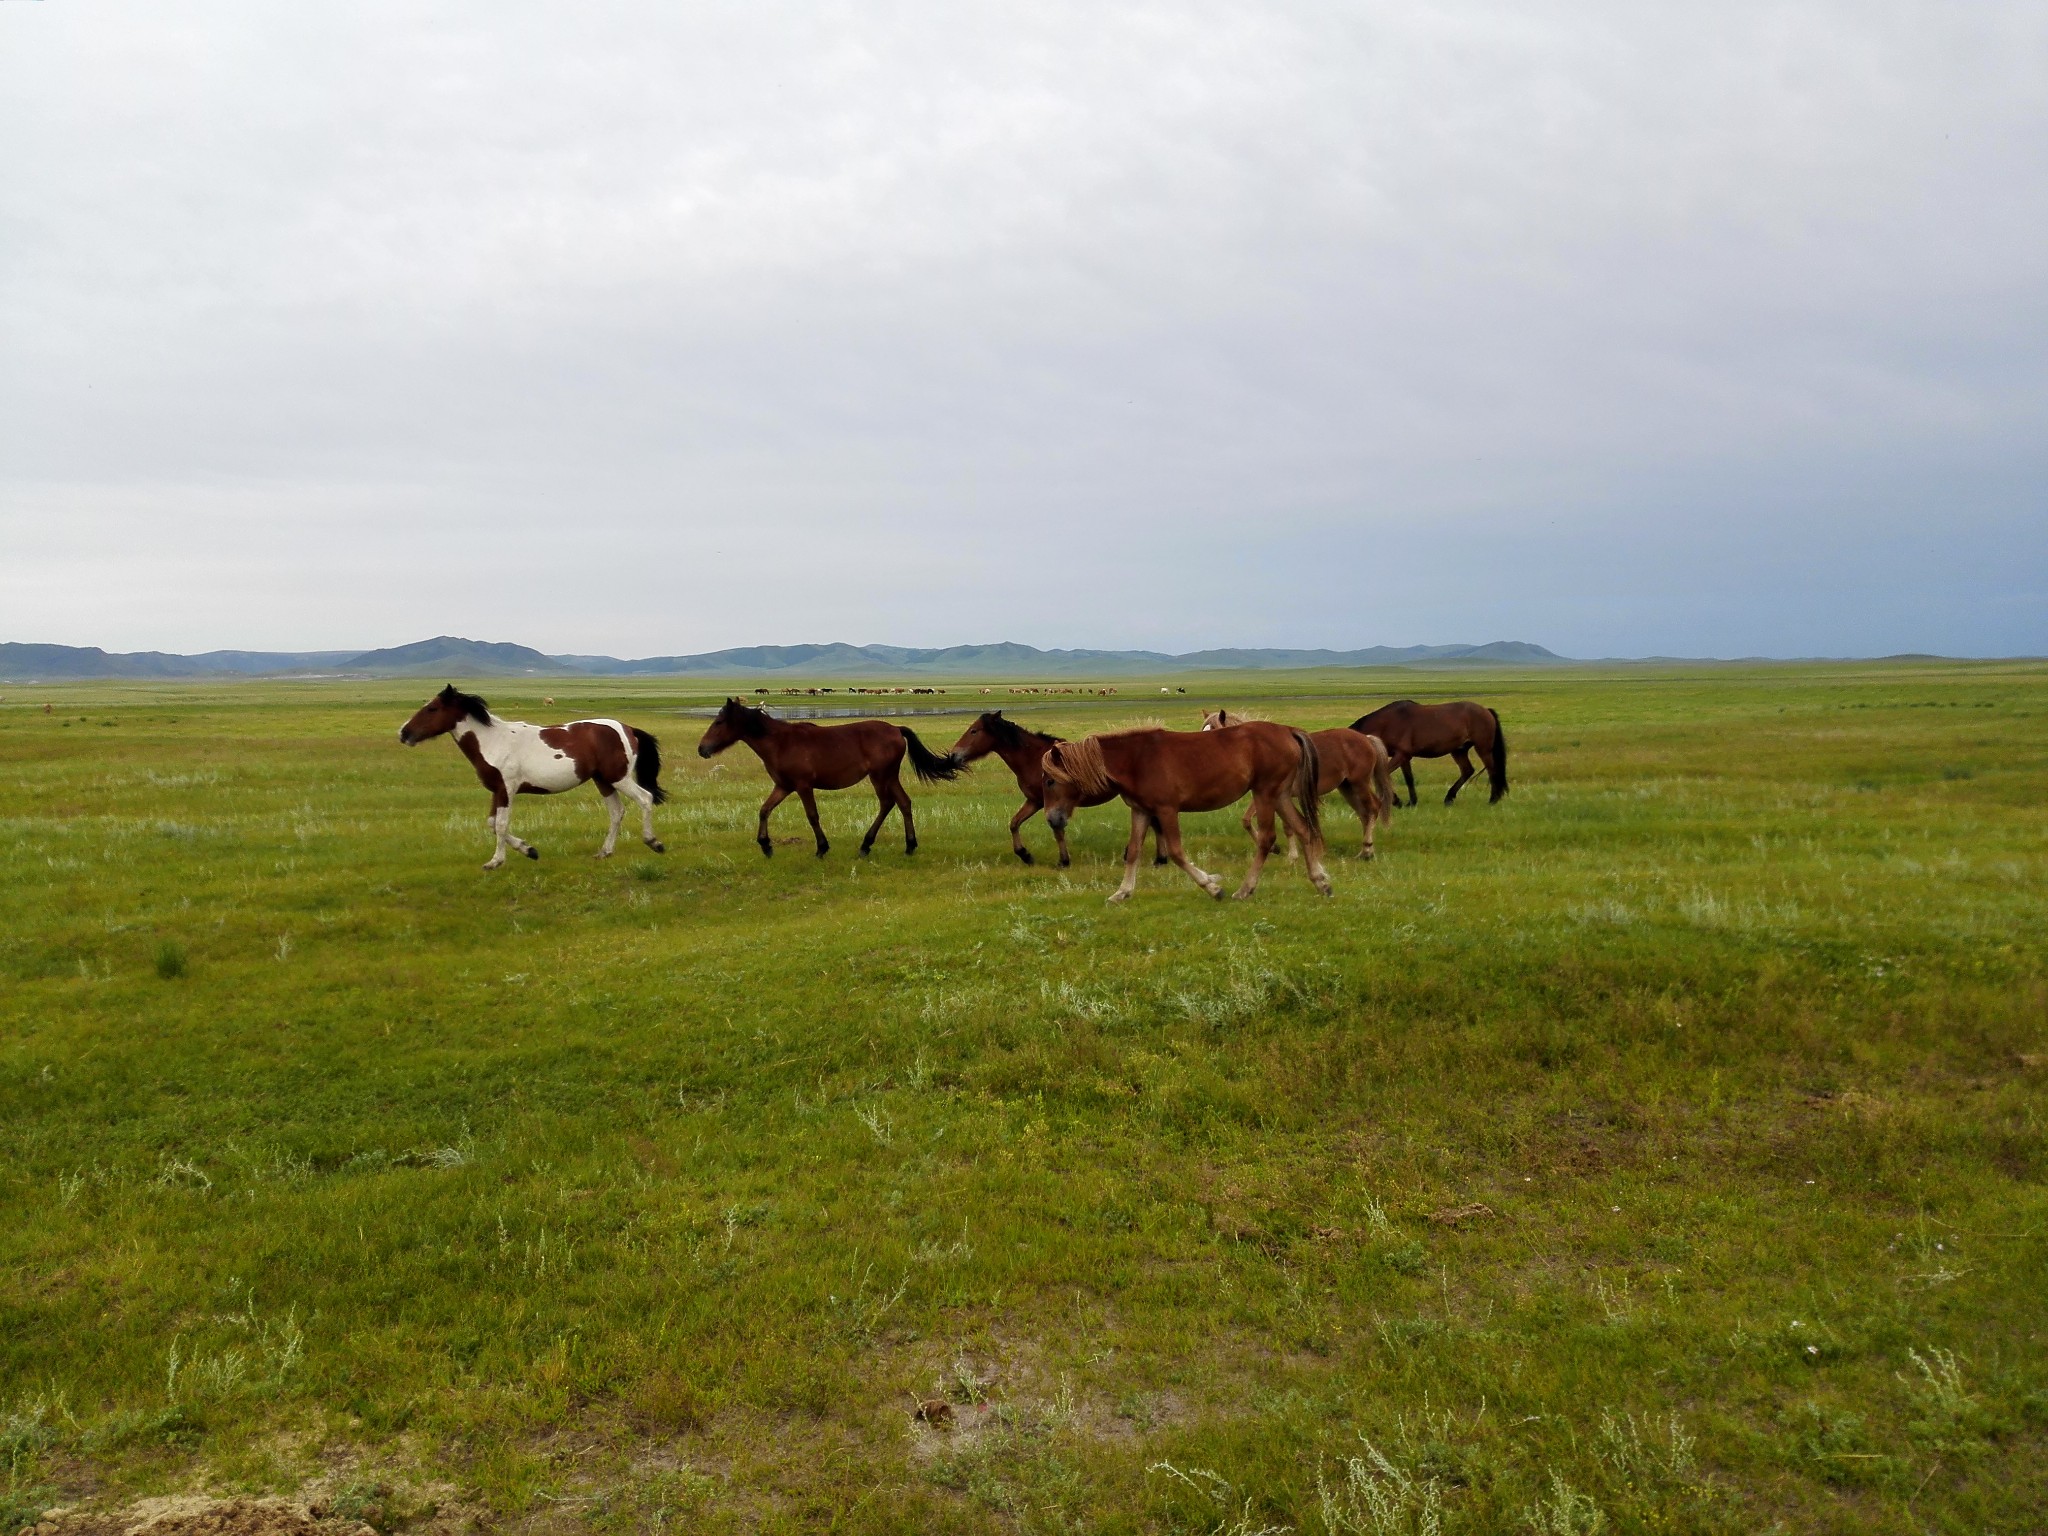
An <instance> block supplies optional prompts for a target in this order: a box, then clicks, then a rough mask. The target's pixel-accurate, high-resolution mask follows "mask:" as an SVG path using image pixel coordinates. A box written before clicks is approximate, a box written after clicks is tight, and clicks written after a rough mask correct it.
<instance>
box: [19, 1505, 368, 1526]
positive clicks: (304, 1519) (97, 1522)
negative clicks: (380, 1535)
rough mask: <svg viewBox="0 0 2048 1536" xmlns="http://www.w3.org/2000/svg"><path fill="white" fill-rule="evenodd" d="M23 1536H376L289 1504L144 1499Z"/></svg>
mask: <svg viewBox="0 0 2048 1536" xmlns="http://www.w3.org/2000/svg"><path fill="white" fill-rule="evenodd" d="M21 1536H376V1532H375V1531H374V1530H373V1529H372V1528H371V1527H370V1526H368V1525H365V1524H363V1523H362V1522H361V1521H360V1520H348V1519H342V1518H339V1517H336V1516H333V1515H327V1516H320V1515H315V1514H314V1513H313V1512H312V1511H311V1510H310V1509H308V1508H307V1507H306V1506H305V1505H303V1504H295V1503H292V1502H291V1501H290V1500H288V1499H208V1498H198V1497H186V1498H171V1499H144V1500H142V1501H141V1502H140V1503H137V1504H133V1505H131V1506H129V1507H128V1508H127V1509H124V1510H111V1511H109V1510H68V1509H52V1510H49V1511H47V1512H46V1513H45V1514H44V1515H43V1517H42V1518H41V1519H40V1520H38V1521H36V1522H35V1523H34V1524H33V1525H27V1526H23V1527H22V1531H21Z"/></svg>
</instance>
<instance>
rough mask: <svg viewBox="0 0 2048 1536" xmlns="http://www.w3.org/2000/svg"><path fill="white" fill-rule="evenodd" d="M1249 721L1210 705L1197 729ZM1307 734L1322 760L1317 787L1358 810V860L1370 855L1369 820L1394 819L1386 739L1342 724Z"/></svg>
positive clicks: (1291, 846) (1292, 849)
mask: <svg viewBox="0 0 2048 1536" xmlns="http://www.w3.org/2000/svg"><path fill="white" fill-rule="evenodd" d="M1248 723H1249V722H1248V721H1247V720H1246V718H1245V717H1244V716H1243V715H1238V714H1232V713H1231V712H1230V711H1229V710H1227V709H1212V710H1210V711H1209V712H1208V713H1207V714H1205V715H1203V716H1202V729H1203V730H1205V731H1220V730H1222V729H1223V728H1224V727H1226V726H1232V725H1245V724H1248ZM1308 739H1309V740H1310V741H1312V742H1314V743H1315V744H1316V758H1317V761H1318V762H1319V763H1320V765H1321V772H1320V775H1319V778H1318V783H1317V789H1318V790H1319V792H1320V793H1322V794H1325V795H1327V794H1328V793H1329V792H1330V791H1331V790H1333V789H1334V790H1337V791H1338V792H1340V793H1341V794H1342V795H1343V796H1344V799H1345V802H1346V803H1347V804H1348V805H1349V806H1350V807H1351V809H1352V810H1354V811H1356V812H1358V820H1359V822H1360V824H1362V825H1363V826H1364V828H1365V846H1364V847H1363V848H1361V849H1360V850H1359V853H1358V856H1359V857H1360V858H1361V859H1369V858H1371V857H1372V852H1373V850H1372V829H1373V823H1374V822H1378V823H1379V825H1381V826H1383V827H1384V826H1385V825H1387V823H1388V822H1390V821H1392V820H1393V809H1392V807H1393V799H1394V778H1393V772H1392V770H1391V768H1390V767H1389V766H1388V764H1389V756H1388V753H1387V744H1386V743H1385V742H1384V741H1381V740H1380V739H1379V737H1377V736H1368V735H1367V734H1366V733H1365V732H1363V731H1354V730H1352V729H1350V728H1349V727H1347V726H1341V725H1340V726H1338V727H1337V728H1336V729H1335V730H1330V731H1310V732H1309V733H1308ZM1244 829H1245V831H1247V832H1249V831H1251V829H1252V813H1251V812H1250V811H1249V810H1247V811H1246V812H1245V813H1244ZM1296 856H1297V848H1296V844H1295V839H1294V834H1293V833H1292V832H1290V833H1288V834H1287V857H1288V858H1290V859H1291V858H1295V857H1296Z"/></svg>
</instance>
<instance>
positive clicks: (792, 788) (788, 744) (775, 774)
mask: <svg viewBox="0 0 2048 1536" xmlns="http://www.w3.org/2000/svg"><path fill="white" fill-rule="evenodd" d="M736 741H744V742H745V743H746V744H747V745H748V746H750V747H752V748H753V749H754V752H755V755H756V756H758V757H759V758H760V759H761V766H762V767H764V768H766V769H767V770H768V777H769V778H771V779H773V780H774V781H775V787H774V788H773V789H771V790H769V791H768V798H767V799H766V800H764V801H762V802H761V820H760V824H759V826H758V827H756V829H755V832H754V841H755V842H757V843H759V844H760V845H761V852H762V853H763V855H772V854H773V853H774V852H775V845H774V843H772V842H770V841H769V838H768V814H769V812H771V811H773V810H774V809H775V807H777V806H778V805H780V804H782V802H783V801H784V800H786V799H788V798H789V797H790V796H791V795H795V796H797V798H798V799H800V800H802V801H803V803H804V815H806V816H808V817H809V818H810V822H811V834H812V836H814V837H816V838H817V840H818V857H819V858H821V859H822V858H823V857H825V854H826V851H827V850H828V849H830V848H831V846H832V845H831V844H830V843H828V842H827V841H826V840H825V829H824V828H823V827H821V826H819V825H818V801H817V797H816V795H815V794H814V793H813V792H814V791H816V790H820V789H851V788H852V787H853V786H854V785H856V784H858V783H859V782H860V781H861V780H862V779H866V780H867V781H868V782H869V783H870V784H872V785H874V787H875V798H876V799H877V800H879V801H881V803H882V810H881V814H880V815H878V816H876V817H875V824H874V825H873V826H871V827H869V828H868V835H867V836H866V837H864V838H862V839H861V840H860V851H861V852H862V853H866V852H867V851H868V850H869V849H871V848H873V847H874V846H875V834H876V833H878V832H880V831H881V830H882V823H883V822H885V821H887V820H888V819H889V813H890V812H891V811H893V810H896V809H899V808H900V809H901V810H902V812H903V851H904V852H905V853H915V852H917V823H916V822H915V821H913V820H912V819H911V814H910V792H909V791H908V790H906V789H905V788H904V787H903V780H902V778H901V777H900V774H901V770H902V767H903V759H904V756H905V755H906V754H907V755H908V756H909V758H910V766H911V767H912V768H914V769H916V770H917V776H918V777H919V778H920V779H923V780H924V781H925V782H926V783H930V782H932V781H933V780H942V779H953V778H957V777H959V774H960V765H959V764H958V763H956V762H954V761H953V760H952V759H951V758H949V757H941V756H939V755H938V754H937V753H936V752H934V751H932V750H931V748H929V747H927V746H926V745H925V744H924V743H923V742H921V741H919V740H918V739H917V733H916V732H915V731H913V730H911V729H910V728H909V727H908V726H904V725H891V724H890V723H889V722H888V721H886V720H849V721H847V722H846V723H845V724H844V725H813V724H812V723H811V722H810V721H808V720H778V719H776V718H775V717H774V716H773V715H771V714H769V713H768V711H766V710H765V709H755V708H753V707H752V706H750V705H747V704H742V703H741V702H740V701H739V700H738V699H727V700H726V701H725V707H724V708H723V709H721V710H719V712H718V718H717V719H715V720H713V721H712V722H711V729H710V730H708V731H706V732H705V733H704V739H703V740H702V741H700V742H698V743H697V755H698V756H699V757H715V756H716V755H717V754H719V753H720V752H723V751H724V750H725V749H726V748H727V747H729V746H731V745H732V744H733V743H734V742H736Z"/></svg>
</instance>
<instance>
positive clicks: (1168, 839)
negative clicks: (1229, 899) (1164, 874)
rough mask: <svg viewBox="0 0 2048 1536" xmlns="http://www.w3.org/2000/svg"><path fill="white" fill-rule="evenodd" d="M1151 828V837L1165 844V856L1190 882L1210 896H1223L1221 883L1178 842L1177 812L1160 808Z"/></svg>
mask: <svg viewBox="0 0 2048 1536" xmlns="http://www.w3.org/2000/svg"><path fill="white" fill-rule="evenodd" d="M1152 828H1153V835H1154V836H1156V837H1157V838H1158V839H1159V841H1160V842H1161V843H1163V844H1165V846H1166V852H1167V854H1168V855H1169V856H1170V857H1171V858H1172V859H1173V862H1174V863H1176V864H1178V865H1179V866H1180V867H1181V868H1182V869H1184V870H1186V871H1187V872H1188V878H1189V879H1190V880H1192V881H1194V882H1195V884H1197V885H1199V886H1200V887H1201V888H1202V889H1203V890H1205V891H1207V892H1208V893H1209V894H1210V895H1211V896H1221V895H1222V894H1223V882H1222V881H1221V880H1219V879H1217V878H1216V877H1215V876H1214V875H1212V874H1210V873H1209V871H1207V870H1206V869H1203V868H1202V867H1201V866H1200V865H1198V864H1196V863H1195V861H1194V860H1193V859H1191V858H1189V857H1188V854H1187V849H1186V848H1185V847H1184V846H1183V845H1182V843H1181V840H1180V812H1179V811H1177V810H1173V809H1170V808H1167V807H1161V808H1160V810H1159V811H1158V813H1157V814H1155V815H1154V816H1153V818H1152Z"/></svg>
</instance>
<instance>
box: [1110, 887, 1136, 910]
mask: <svg viewBox="0 0 2048 1536" xmlns="http://www.w3.org/2000/svg"><path fill="white" fill-rule="evenodd" d="M1130 899H1131V893H1130V892H1129V891H1112V892H1110V895H1109V904H1110V905H1111V906H1112V907H1113V906H1115V905H1116V904H1117V903H1118V902H1120V901H1129V900H1130Z"/></svg>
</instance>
